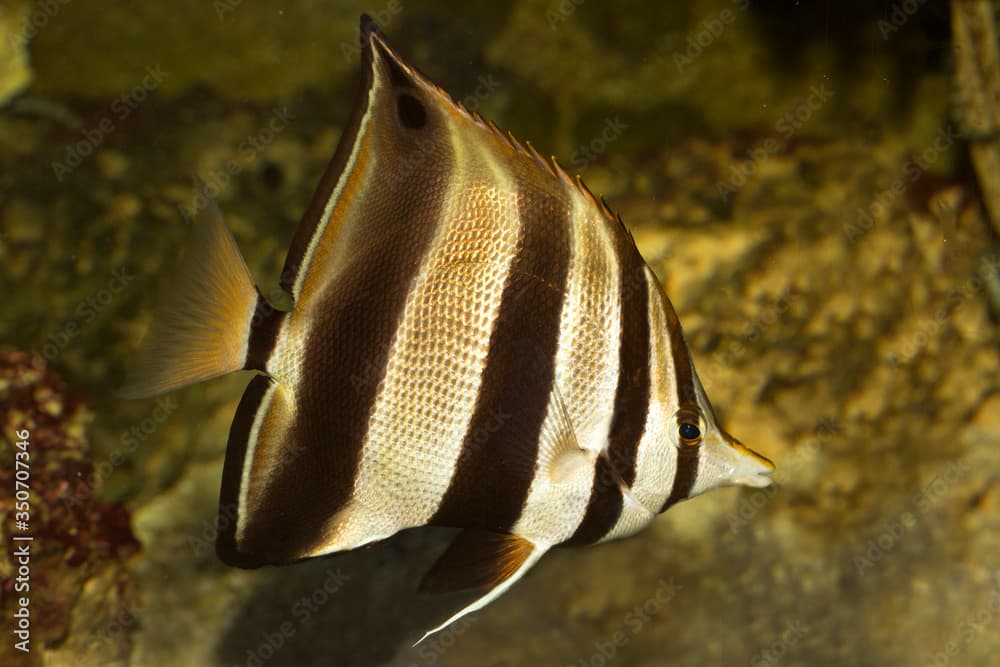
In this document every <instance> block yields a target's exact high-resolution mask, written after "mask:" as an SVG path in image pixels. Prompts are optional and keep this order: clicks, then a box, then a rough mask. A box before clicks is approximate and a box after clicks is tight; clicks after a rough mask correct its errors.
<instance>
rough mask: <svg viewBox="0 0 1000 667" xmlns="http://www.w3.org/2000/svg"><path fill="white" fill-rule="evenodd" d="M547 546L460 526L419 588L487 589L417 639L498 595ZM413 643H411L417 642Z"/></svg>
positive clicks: (438, 590)
mask: <svg viewBox="0 0 1000 667" xmlns="http://www.w3.org/2000/svg"><path fill="white" fill-rule="evenodd" d="M547 550H548V546H542V545H539V544H535V543H534V542H532V541H531V540H528V539H525V538H523V537H520V536H519V535H504V534H499V533H490V532H487V531H482V530H474V529H466V530H463V531H462V532H461V533H459V534H458V536H457V537H456V538H455V540H454V541H453V542H452V543H451V544H450V545H449V546H448V548H447V549H446V550H445V552H444V554H442V555H441V557H440V558H439V559H438V560H437V562H436V563H434V565H433V566H432V567H431V569H430V570H429V571H428V572H427V574H426V575H425V576H424V579H423V581H422V582H421V584H420V590H421V592H425V593H448V592H452V591H460V590H465V589H467V588H479V587H488V590H487V592H486V593H485V594H484V595H482V596H480V597H479V598H477V599H476V600H475V601H474V602H472V603H471V604H469V605H467V606H466V607H464V608H463V609H461V610H460V611H459V612H458V613H456V614H454V615H453V616H451V618H449V619H448V620H446V621H445V622H444V623H442V624H441V625H439V626H437V627H436V628H433V629H432V630H428V631H427V632H426V633H424V635H423V637H421V638H420V639H419V640H417V642H416V644H419V643H420V642H422V641H423V640H424V639H426V638H427V637H428V636H430V635H432V634H434V633H435V632H438V631H440V630H443V629H444V628H446V627H448V626H449V625H451V624H452V623H454V622H455V621H457V620H458V619H460V618H462V617H463V616H465V615H466V614H470V613H472V612H474V611H476V610H478V609H482V608H483V607H485V606H486V605H487V604H489V603H490V602H492V601H493V600H495V599H497V598H498V597H500V596H501V595H502V594H503V593H504V592H505V591H506V590H507V589H508V588H510V587H511V586H512V585H513V584H514V582H515V581H517V580H518V579H520V578H521V577H522V576H524V573H525V572H527V571H528V570H529V569H531V566H532V565H534V564H535V563H536V562H538V559H539V558H541V557H542V555H543V554H544V553H545V552H546V551H547ZM416 644H414V646H416Z"/></svg>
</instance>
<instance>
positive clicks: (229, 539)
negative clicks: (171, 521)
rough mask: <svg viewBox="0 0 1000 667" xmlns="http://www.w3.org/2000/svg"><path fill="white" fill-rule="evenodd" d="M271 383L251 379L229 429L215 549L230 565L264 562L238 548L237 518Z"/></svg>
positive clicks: (221, 558) (255, 565) (238, 565)
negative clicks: (250, 447)
mask: <svg viewBox="0 0 1000 667" xmlns="http://www.w3.org/2000/svg"><path fill="white" fill-rule="evenodd" d="M270 385H271V379H270V378H268V377H267V376H265V375H258V376H257V377H255V378H254V379H252V380H251V381H250V384H249V385H248V386H247V388H246V391H245V392H243V398H242V399H240V405H239V407H238V408H236V416H235V417H233V425H232V426H231V427H230V429H229V442H228V444H227V445H226V461H225V464H224V465H223V466H222V489H221V491H220V492H219V515H218V518H217V519H216V539H215V552H216V553H217V554H218V555H219V559H220V560H222V562H223V563H226V564H227V565H234V566H236V567H258V566H260V565H263V563H262V562H260V561H259V560H258V559H257V558H256V556H254V555H253V554H244V553H240V552H239V551H238V550H237V548H236V522H237V520H238V518H239V515H238V512H239V506H238V503H239V497H240V478H241V475H242V472H243V459H244V457H245V456H246V451H247V444H248V442H249V439H250V430H251V429H252V428H253V421H254V417H255V416H256V415H257V410H258V409H260V404H261V401H263V400H264V394H265V393H267V389H268V387H270Z"/></svg>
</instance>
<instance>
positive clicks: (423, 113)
mask: <svg viewBox="0 0 1000 667" xmlns="http://www.w3.org/2000/svg"><path fill="white" fill-rule="evenodd" d="M396 113H397V114H398V115H399V122H400V123H402V124H403V127H407V128H409V129H411V130H419V129H420V128H422V127H423V126H424V125H426V124H427V108H426V107H424V104H423V102H421V101H420V100H418V99H417V98H416V97H414V96H413V95H410V94H409V93H402V94H401V95H400V96H399V97H398V98H397V99H396Z"/></svg>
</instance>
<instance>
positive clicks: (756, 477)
mask: <svg viewBox="0 0 1000 667" xmlns="http://www.w3.org/2000/svg"><path fill="white" fill-rule="evenodd" d="M723 438H724V439H725V440H726V442H727V443H728V444H729V446H730V447H731V448H732V450H733V453H734V454H735V459H736V460H735V461H734V470H733V474H732V476H731V478H730V483H731V484H737V485H740V486H750V487H754V488H763V487H765V486H770V485H771V484H772V482H773V481H774V480H773V479H772V478H771V477H770V475H771V473H773V472H774V470H775V465H774V462H773V461H771V459H769V458H767V457H766V456H764V455H762V454H758V453H757V452H755V451H754V450H752V449H750V448H749V447H747V446H746V445H744V444H743V443H742V442H740V441H739V440H737V439H736V438H734V437H733V436H731V435H729V434H728V433H723Z"/></svg>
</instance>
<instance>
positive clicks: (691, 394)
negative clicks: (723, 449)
mask: <svg viewBox="0 0 1000 667" xmlns="http://www.w3.org/2000/svg"><path fill="white" fill-rule="evenodd" d="M656 291H657V294H659V296H660V304H661V307H662V308H663V313H664V315H665V316H666V318H667V330H668V331H669V332H670V354H671V357H672V358H673V362H674V379H675V380H676V382H677V406H678V410H679V411H686V412H689V413H694V414H701V409H700V408H699V407H698V394H697V392H696V390H695V386H694V366H693V365H692V363H691V353H690V352H689V351H688V348H687V343H686V342H685V341H684V331H683V329H681V323H680V320H679V319H678V318H677V311H675V310H674V306H673V304H672V303H670V299H668V298H667V295H666V293H664V291H663V288H662V287H661V286H660V284H659V282H658V281H657V284H656ZM674 428H680V424H679V423H678V424H676V425H675V426H674ZM700 454H701V448H700V447H684V446H682V447H680V448H679V449H678V450H677V470H676V472H675V473H674V482H673V485H672V486H671V489H670V495H669V496H668V497H667V500H666V502H664V503H663V507H662V508H661V509H660V511H661V512H665V511H667V510H668V509H670V507H671V506H673V505H675V504H676V503H678V502H679V501H681V500H684V499H685V498H687V497H688V494H690V493H691V489H692V488H694V483H695V481H696V480H697V478H698V458H699V456H700Z"/></svg>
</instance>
